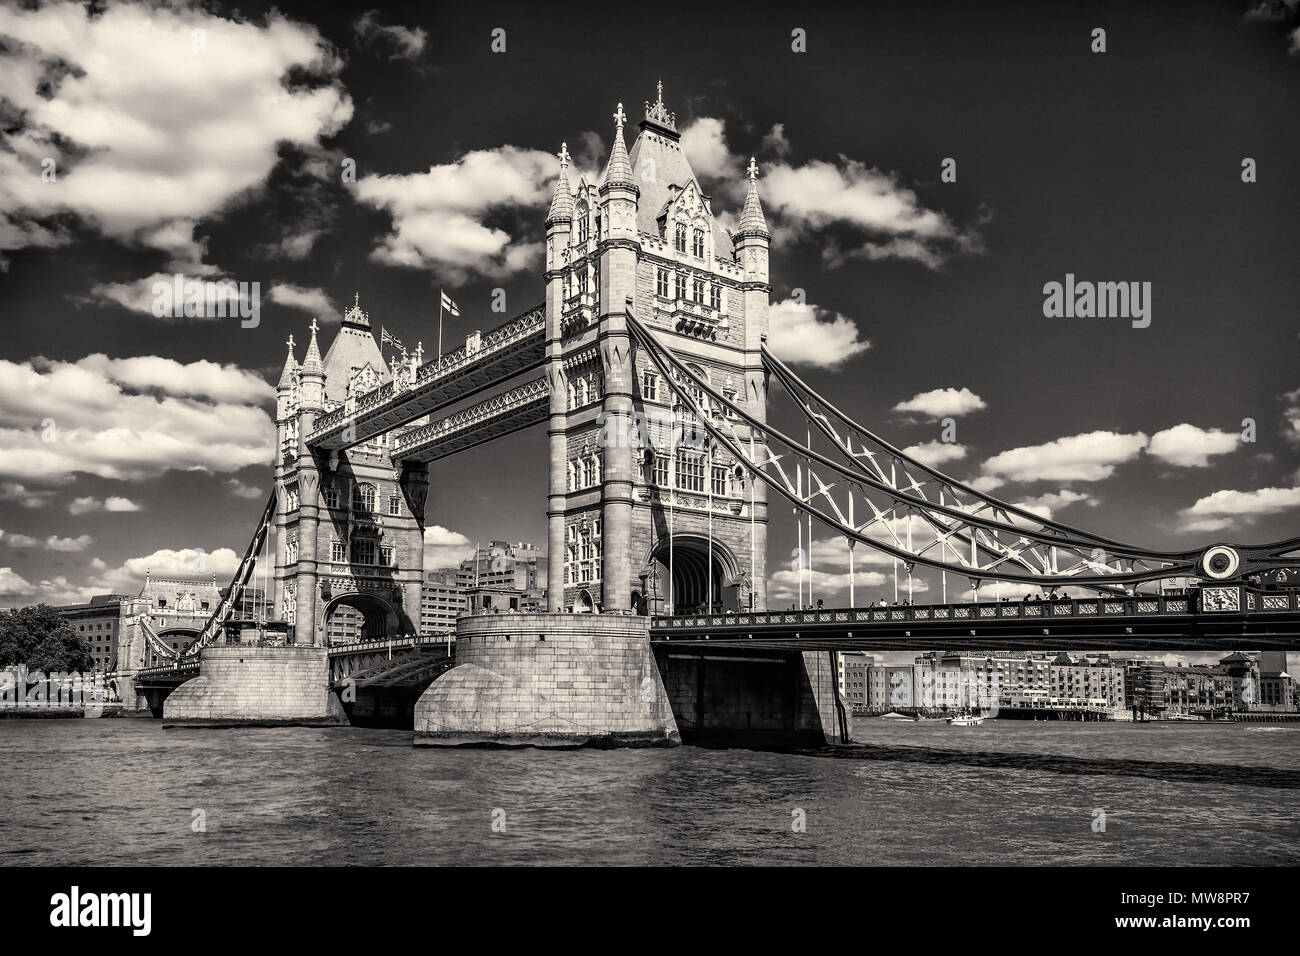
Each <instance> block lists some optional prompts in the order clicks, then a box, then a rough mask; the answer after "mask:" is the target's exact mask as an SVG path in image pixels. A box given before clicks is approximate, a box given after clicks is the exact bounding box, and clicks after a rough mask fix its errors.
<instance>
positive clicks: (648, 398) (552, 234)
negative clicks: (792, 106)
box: [545, 84, 771, 613]
mask: <svg viewBox="0 0 1300 956" xmlns="http://www.w3.org/2000/svg"><path fill="white" fill-rule="evenodd" d="M625 120H626V117H625V114H624V112H623V107H622V104H620V105H619V108H618V111H617V112H616V113H615V114H614V121H615V128H614V144H613V148H612V149H611V151H610V155H609V160H608V163H607V164H606V167H605V171H604V174H603V176H602V177H601V180H600V182H599V183H589V182H587V181H586V179H585V178H584V179H580V180H579V182H578V183H577V186H576V189H574V188H572V187H571V186H570V184H569V179H568V153H567V151H566V150H564V149H562V150H561V154H560V176H559V179H558V181H557V183H556V188H555V195H554V199H553V201H552V203H551V208H550V212H549V214H548V215H547V218H546V274H545V278H546V320H547V355H548V371H549V378H550V382H551V409H550V412H551V414H550V429H549V436H550V455H551V468H550V493H549V498H548V501H549V508H548V524H549V534H548V540H549V566H548V602H549V607H550V609H551V610H553V611H561V610H574V611H598V610H604V611H622V610H628V609H631V610H635V611H637V612H640V613H667V612H668V611H669V610H670V609H671V610H675V611H677V612H687V611H692V610H696V609H705V608H708V607H710V606H711V607H713V608H714V609H715V610H722V609H725V608H732V609H738V608H749V607H753V608H754V609H763V608H765V607H766V603H767V602H766V586H765V584H766V574H767V568H766V560H765V550H766V544H767V506H766V493H765V488H764V486H763V485H762V483H761V482H759V483H756V486H755V485H754V484H751V479H750V477H749V475H748V474H746V473H745V471H744V469H743V468H740V467H738V465H737V463H736V462H735V461H733V460H731V459H730V458H729V457H728V456H726V455H724V454H721V453H720V452H719V451H718V450H717V449H715V448H713V447H712V442H710V441H708V440H707V438H706V433H705V432H704V430H703V429H702V428H701V427H700V426H699V424H698V423H695V422H693V421H691V420H690V416H689V414H688V413H687V411H686V408H685V406H684V405H683V404H682V403H681V401H680V399H679V397H678V396H679V390H680V389H681V388H682V387H684V385H683V384H682V383H670V382H667V381H664V380H663V378H662V376H661V375H660V374H659V372H658V371H657V370H656V368H655V366H654V365H653V363H652V362H651V361H650V360H649V358H648V357H647V356H644V355H640V354H637V353H636V351H635V350H634V349H633V347H632V340H631V339H630V336H629V332H628V329H627V321H626V314H627V312H628V311H629V310H630V311H631V312H632V314H633V315H634V316H636V318H637V319H638V320H639V321H640V322H641V323H642V324H644V325H646V326H648V327H650V328H651V329H652V330H653V331H654V332H655V333H656V334H657V335H658V336H659V337H660V338H661V339H662V340H663V341H664V342H665V343H667V344H668V346H669V347H670V348H671V349H672V350H673V351H674V353H675V354H676V355H677V356H678V357H679V358H681V359H682V360H683V361H684V362H686V363H688V364H689V365H690V366H691V367H692V369H693V371H695V372H696V374H698V375H700V376H701V377H702V378H704V379H705V380H706V381H707V382H708V383H709V384H710V386H711V387H712V388H714V389H716V390H717V391H718V392H720V393H721V394H722V395H723V396H724V397H726V398H727V399H729V400H731V401H734V402H735V403H736V404H738V405H741V406H743V407H744V408H745V410H746V412H747V413H748V414H750V415H752V416H753V417H755V418H757V419H759V420H764V419H765V413H766V403H767V384H766V375H765V373H764V371H763V368H762V361H761V354H760V349H761V347H762V343H763V340H764V339H765V338H766V335H767V327H768V310H769V294H770V285H769V282H768V250H769V245H770V240H771V234H770V232H769V231H768V228H767V223H766V221H765V219H764V216H763V211H762V208H761V206H760V204H759V199H758V192H757V183H756V169H755V167H754V164H753V161H752V160H751V162H750V168H749V183H748V193H747V195H746V198H745V201H744V205H743V208H742V211H741V214H740V217H739V220H738V228H737V230H736V231H734V232H733V231H730V230H727V229H724V228H723V227H722V225H721V224H720V223H718V221H717V219H716V218H715V216H714V213H713V207H712V198H711V197H710V196H709V195H707V194H706V193H705V192H704V190H703V189H702V188H701V186H700V183H699V180H698V179H697V177H696V176H695V173H694V172H693V170H692V169H691V166H690V163H689V161H688V160H687V158H686V156H685V154H684V153H683V152H682V147H681V135H680V134H679V133H678V131H677V125H676V117H675V116H674V114H672V113H670V112H669V111H668V109H667V108H666V107H665V105H664V102H663V85H662V84H660V86H659V94H658V96H657V98H656V101H655V102H654V103H653V104H651V103H646V104H645V116H644V118H643V119H642V120H641V122H640V124H639V130H640V134H639V135H638V136H637V138H636V140H635V142H634V143H633V145H632V148H631V150H630V151H629V150H628V149H627V147H626V144H625V141H624V135H623V126H624V123H625ZM693 391H694V390H693ZM695 397H696V399H697V404H699V405H700V406H701V407H704V408H705V409H706V412H707V413H708V414H710V415H711V416H712V417H713V418H714V420H715V422H717V423H719V424H724V425H726V424H730V425H731V426H732V427H734V428H735V430H736V432H737V434H738V436H739V437H741V438H742V440H746V441H747V440H748V438H749V435H748V430H747V429H746V428H745V427H744V426H743V425H742V424H740V423H738V422H734V421H733V422H731V423H727V422H726V421H725V419H726V418H727V417H728V416H727V413H726V412H725V411H724V410H723V409H722V408H720V407H713V405H712V403H711V402H710V401H709V400H708V399H707V398H706V397H705V396H704V395H703V394H702V393H701V394H697V395H696V396H695Z"/></svg>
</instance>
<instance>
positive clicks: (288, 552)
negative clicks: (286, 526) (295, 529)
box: [284, 534, 298, 564]
mask: <svg viewBox="0 0 1300 956" xmlns="http://www.w3.org/2000/svg"><path fill="white" fill-rule="evenodd" d="M297 560H298V535H296V534H290V535H286V536H285V539H284V561H285V563H286V564H294V563H295V562H296V561H297Z"/></svg>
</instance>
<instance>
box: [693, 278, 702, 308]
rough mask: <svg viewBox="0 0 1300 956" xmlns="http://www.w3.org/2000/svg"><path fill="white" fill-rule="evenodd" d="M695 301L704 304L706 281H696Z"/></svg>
mask: <svg viewBox="0 0 1300 956" xmlns="http://www.w3.org/2000/svg"><path fill="white" fill-rule="evenodd" d="M695 301H696V302H699V303H700V304H701V305H703V304H704V280H703V279H696V280H695Z"/></svg>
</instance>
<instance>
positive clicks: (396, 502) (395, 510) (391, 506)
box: [388, 495, 402, 515]
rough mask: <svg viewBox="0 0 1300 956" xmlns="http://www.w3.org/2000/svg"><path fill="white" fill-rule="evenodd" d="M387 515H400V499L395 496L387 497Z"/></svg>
mask: <svg viewBox="0 0 1300 956" xmlns="http://www.w3.org/2000/svg"><path fill="white" fill-rule="evenodd" d="M388 513H389V514H390V515H400V514H401V513H402V499H401V498H399V497H398V496H397V495H389V496H388Z"/></svg>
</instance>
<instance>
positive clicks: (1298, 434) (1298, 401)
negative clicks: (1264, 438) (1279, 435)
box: [1282, 388, 1300, 442]
mask: <svg viewBox="0 0 1300 956" xmlns="http://www.w3.org/2000/svg"><path fill="white" fill-rule="evenodd" d="M1282 397H1283V398H1285V399H1286V401H1287V408H1286V411H1285V412H1283V413H1282V414H1283V415H1285V416H1286V422H1287V425H1289V426H1290V430H1289V431H1287V432H1285V435H1286V438H1287V440H1288V441H1292V442H1300V388H1297V389H1296V390H1295V391H1294V392H1287V393H1286V394H1285V395H1283V396H1282Z"/></svg>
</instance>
